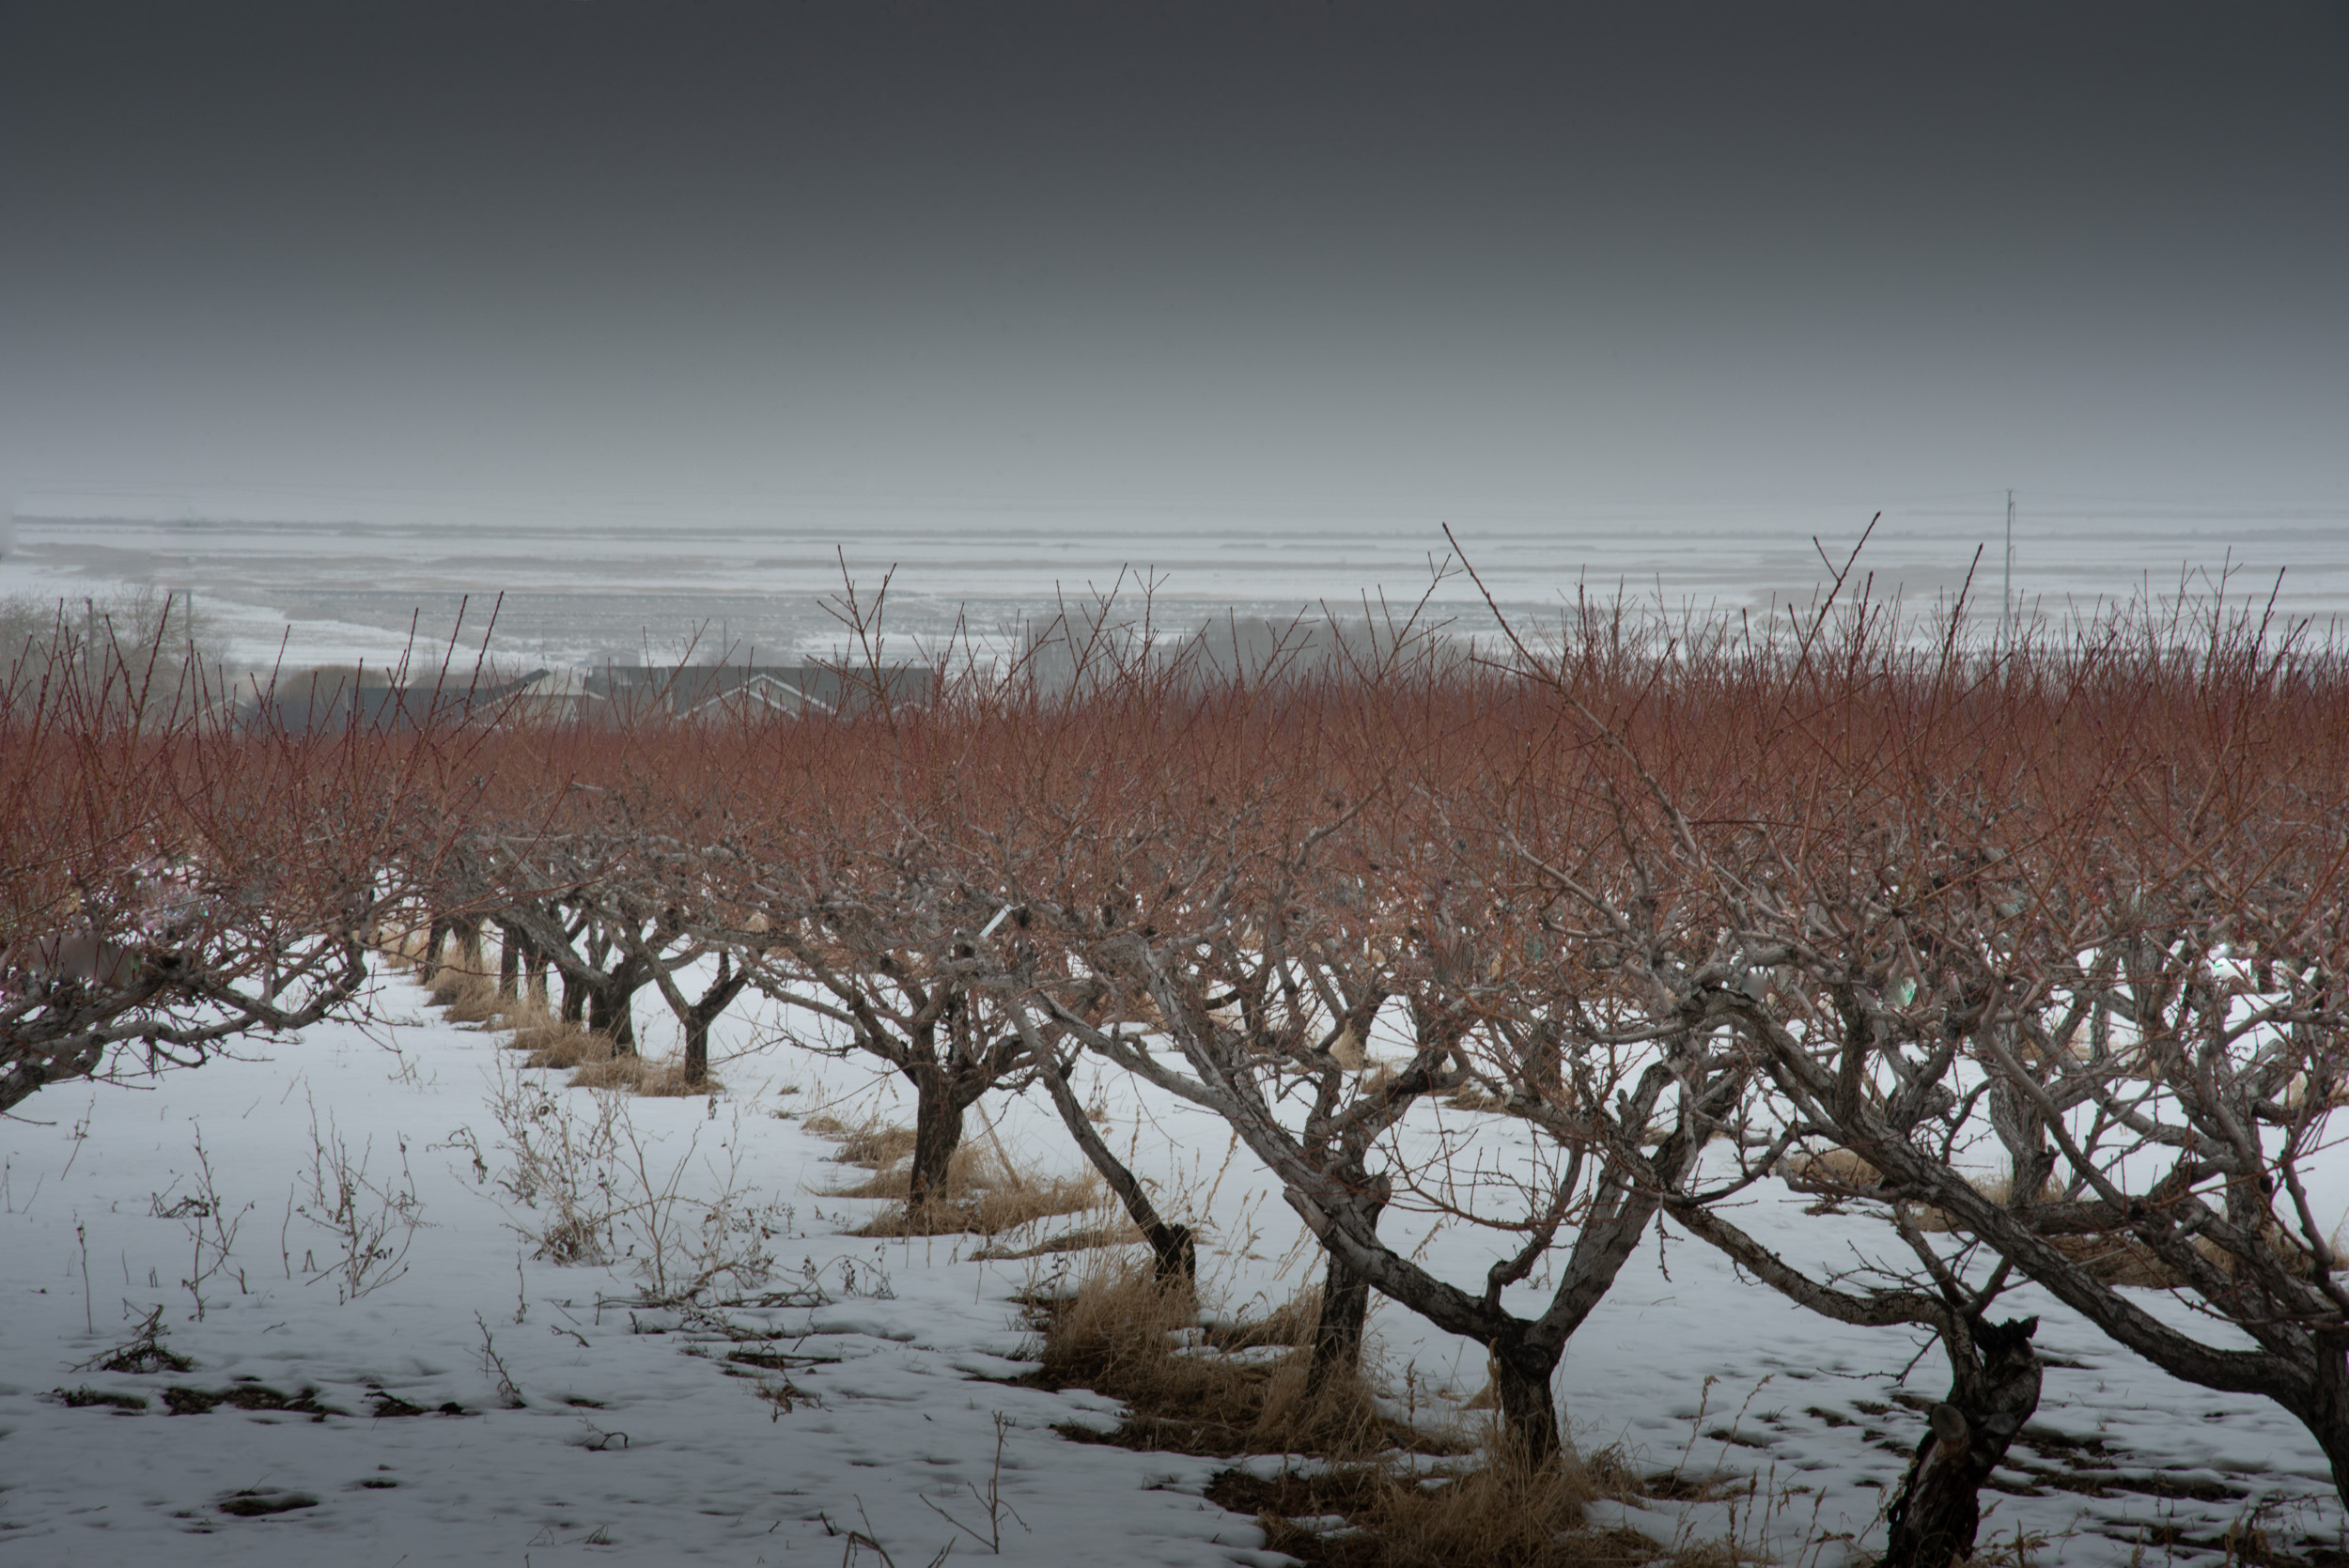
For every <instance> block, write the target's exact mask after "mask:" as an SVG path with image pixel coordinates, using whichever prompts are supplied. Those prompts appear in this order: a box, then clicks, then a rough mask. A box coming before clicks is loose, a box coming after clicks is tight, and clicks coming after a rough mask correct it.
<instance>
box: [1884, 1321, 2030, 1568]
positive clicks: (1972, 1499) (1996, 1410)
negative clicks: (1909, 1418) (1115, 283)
mask: <svg viewBox="0 0 2349 1568" xmlns="http://www.w3.org/2000/svg"><path fill="white" fill-rule="evenodd" d="M2038 1328H2039V1320H2038V1319H2037V1318H2035V1317H2032V1318H2024V1319H2022V1320H2020V1321H2019V1322H2016V1321H2010V1322H2006V1323H1995V1324H1994V1323H1989V1322H1985V1321H1983V1319H1980V1318H1976V1319H1974V1320H1972V1321H1971V1322H1970V1323H1968V1324H1967V1325H1965V1326H1964V1329H1965V1332H1964V1336H1963V1337H1964V1340H1965V1341H1966V1342H1967V1343H1956V1339H1955V1337H1953V1336H1952V1335H1948V1334H1945V1335H1944V1336H1943V1339H1942V1343H1943V1344H1944V1345H1945V1346H1946V1348H1947V1349H1948V1350H1949V1353H1950V1360H1951V1363H1952V1371H1953V1375H1952V1378H1951V1386H1950V1397H1949V1399H1948V1400H1947V1402H1945V1403H1943V1404H1940V1405H1935V1406H1934V1407H1933V1412H1932V1422H1931V1425H1930V1426H1929V1428H1928V1429H1927V1431H1926V1433H1925V1436H1924V1437H1923V1439H1922V1440H1921V1442H1919V1443H1918V1445H1917V1453H1916V1457H1915V1458H1913V1459H1911V1460H1910V1461H1909V1463H1908V1473H1907V1474H1906V1475H1905V1476H1903V1477H1902V1478H1901V1489H1900V1492H1899V1494H1898V1495H1897V1496H1895V1497H1894V1498H1893V1499H1892V1506H1891V1508H1890V1511H1889V1512H1888V1513H1887V1514H1886V1520H1887V1522H1888V1523H1889V1524H1890V1536H1889V1537H1888V1539H1887V1541H1886V1543H1885V1550H1884V1556H1883V1558H1882V1559H1880V1560H1879V1561H1878V1564H1877V1568H1950V1565H1951V1564H1952V1563H1955V1562H1957V1561H1960V1560H1963V1559H1966V1558H1968V1557H1971V1556H1972V1555H1973V1550H1974V1535H1975V1532H1976V1531H1977V1530H1979V1529H1981V1528H1982V1488H1983V1483H1985V1482H1987V1481H1988V1480H1989V1479H1990V1472H1991V1471H1992V1470H1994V1469H1996V1468H1997V1467H1998V1466H1999V1461H2000V1460H2001V1459H2003V1458H2005V1457H2006V1451H2007V1446H2008V1445H2009V1444H2010V1443H2012V1442H2013V1441H2014V1440H2015V1434H2016V1433H2017V1432H2020V1431H2021V1430H2022V1429H2023V1423H2024V1422H2025V1421H2029V1420H2030V1418H2031V1414H2032V1412H2033V1411H2035V1410H2037V1409H2038V1408H2039V1382H2040V1368H2039V1357H2038V1354H2037V1352H2035V1351H2034V1350H2032V1348H2031V1343H2030V1341H2031V1335H2032V1334H2034V1333H2036V1332H2037V1331H2038Z"/></svg>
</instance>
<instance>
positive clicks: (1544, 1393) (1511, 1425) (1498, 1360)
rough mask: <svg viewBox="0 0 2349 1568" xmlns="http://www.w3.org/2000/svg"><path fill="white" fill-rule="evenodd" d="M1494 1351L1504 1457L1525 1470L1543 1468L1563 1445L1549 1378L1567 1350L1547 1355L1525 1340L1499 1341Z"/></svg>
mask: <svg viewBox="0 0 2349 1568" xmlns="http://www.w3.org/2000/svg"><path fill="white" fill-rule="evenodd" d="M1487 1348H1488V1349H1489V1350H1490V1351H1491V1352H1492V1368H1493V1391H1494V1392H1495V1393H1496V1394H1498V1395H1499V1396H1500V1399H1501V1440H1502V1441H1503V1442H1504V1443H1506V1444H1507V1445H1508V1450H1509V1452H1508V1453H1507V1455H1506V1458H1507V1459H1508V1460H1509V1461H1510V1462H1512V1463H1515V1464H1517V1465H1521V1466H1523V1467H1525V1468H1526V1470H1528V1471H1529V1472H1530V1471H1533V1470H1538V1469H1540V1468H1542V1467H1544V1466H1546V1465H1548V1463H1549V1462H1550V1461H1552V1460H1554V1459H1556V1458H1557V1457H1558V1454H1559V1451H1560V1450H1561V1448H1562V1447H1563V1444H1561V1442H1560V1441H1559V1437H1558V1401H1557V1397H1556V1396H1555V1395H1554V1394H1552V1393H1551V1392H1550V1388H1549V1379H1550V1374H1553V1373H1555V1372H1556V1371H1557V1370H1558V1358H1559V1356H1560V1355H1562V1354H1563V1352H1564V1350H1565V1345H1564V1343H1563V1341H1562V1342H1560V1343H1559V1346H1558V1349H1557V1350H1555V1351H1552V1352H1550V1353H1548V1355H1544V1354H1543V1352H1542V1351H1541V1349H1540V1348H1539V1347H1538V1346H1535V1345H1533V1344H1530V1343H1527V1342H1526V1341H1524V1340H1523V1339H1516V1338H1513V1339H1510V1340H1496V1341H1494V1342H1493V1343H1492V1344H1491V1345H1489V1346H1487Z"/></svg>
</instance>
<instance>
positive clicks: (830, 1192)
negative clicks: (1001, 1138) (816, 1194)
mask: <svg viewBox="0 0 2349 1568" xmlns="http://www.w3.org/2000/svg"><path fill="white" fill-rule="evenodd" d="M800 1125H801V1126H803V1127H805V1128H807V1129H808V1130H809V1131H810V1132H813V1133H816V1134H817V1135H818V1136H821V1137H827V1138H833V1139H837V1140H838V1141H839V1143H840V1149H839V1152H838V1153H837V1154H835V1155H834V1156H833V1158H835V1159H837V1160H838V1161H839V1162H840V1163H841V1164H843V1165H861V1166H863V1167H864V1168H865V1169H866V1170H868V1171H870V1172H872V1174H871V1175H870V1176H867V1177H866V1178H865V1179H864V1180H863V1181H859V1182H851V1183H848V1184H845V1185H842V1186H838V1187H829V1188H824V1196H825V1197H827V1198H890V1199H896V1200H898V1201H899V1202H900V1203H901V1205H902V1204H903V1201H904V1200H906V1199H909V1198H910V1197H911V1196H912V1191H913V1165H912V1160H911V1156H912V1154H913V1129H912V1128H910V1127H900V1126H889V1125H888V1124H886V1123H883V1122H881V1121H879V1119H877V1118H868V1119H867V1120H865V1121H863V1122H861V1123H858V1124H856V1125H854V1126H850V1125H848V1124H847V1123H844V1122H841V1121H838V1120H836V1119H835V1118H833V1117H830V1116H811V1117H809V1118H808V1119H807V1120H806V1121H804V1122H802V1123H801V1124H800ZM1105 1196H1106V1194H1105V1192H1104V1189H1103V1188H1102V1185H1101V1179H1100V1177H1098V1176H1097V1175H1095V1174H1094V1173H1093V1172H1089V1171H1088V1172H1085V1173H1084V1174H1083V1175H1081V1176H1040V1175H1037V1174H1035V1173H1034V1172H1025V1171H1019V1170H1017V1169H1015V1168H1013V1167H1012V1166H1011V1165H1009V1164H1007V1163H1006V1162H1005V1161H1004V1160H1003V1157H1001V1156H1000V1155H999V1154H997V1153H994V1152H992V1151H987V1150H982V1149H980V1148H979V1147H978V1146H977V1145H975V1144H972V1143H969V1142H965V1143H964V1144H963V1145H962V1146H961V1147H960V1148H957V1150H956V1151H955V1153H954V1157H953V1158H952V1159H951V1160H949V1161H948V1162H947V1166H946V1180H945V1183H944V1185H943V1187H942V1188H941V1189H940V1190H939V1191H937V1192H936V1193H935V1194H933V1195H932V1197H931V1199H930V1201H929V1202H928V1203H924V1204H923V1205H922V1206H921V1208H919V1209H918V1210H917V1209H913V1208H910V1207H907V1206H900V1207H898V1208H896V1209H894V1210H891V1211H890V1212H888V1213H885V1214H882V1215H880V1216H879V1217H877V1218H876V1219H873V1220H872V1221H870V1222H869V1223H867V1224H866V1225H864V1226H863V1228H861V1229H860V1230H858V1232H857V1233H856V1234H858V1235H869V1236H913V1235H955V1234H963V1233H971V1234H978V1235H1001V1234H1003V1233H1004V1232H1005V1231H1011V1230H1017V1229H1019V1227H1020V1226H1022V1225H1027V1224H1032V1223H1034V1221H1036V1220H1039V1219H1050V1218H1051V1217H1052V1216H1054V1215H1058V1214H1080V1213H1082V1212H1083V1211H1084V1210H1086V1209H1090V1208H1093V1207H1095V1206H1097V1204H1099V1203H1101V1202H1102V1201H1103V1199H1104V1197H1105Z"/></svg>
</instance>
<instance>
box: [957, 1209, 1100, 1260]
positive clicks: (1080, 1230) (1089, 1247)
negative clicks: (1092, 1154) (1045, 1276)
mask: <svg viewBox="0 0 2349 1568" xmlns="http://www.w3.org/2000/svg"><path fill="white" fill-rule="evenodd" d="M1142 1245H1143V1236H1142V1232H1141V1231H1140V1230H1139V1229H1137V1228H1136V1227H1135V1225H1134V1222H1133V1221H1132V1220H1130V1219H1126V1218H1125V1217H1124V1216H1123V1215H1118V1216H1115V1217H1113V1218H1112V1219H1109V1220H1107V1221H1105V1222H1104V1223H1102V1224H1098V1225H1080V1226H1078V1227H1077V1228H1076V1229H1075V1230H1073V1231H1063V1232H1062V1233H1061V1234H1058V1235H1049V1236H1046V1237H1045V1238H1044V1239H1043V1240H1041V1241H1038V1242H1034V1243H1032V1244H1030V1245H1028V1246H1026V1247H982V1248H980V1249H979V1250H977V1251H975V1252H973V1253H972V1254H971V1256H972V1259H973V1260H977V1259H981V1258H987V1259H991V1260H994V1261H996V1262H999V1263H1008V1262H1017V1261H1018V1260H1019V1259H1021V1258H1043V1257H1050V1256H1051V1255H1052V1254H1053V1253H1056V1252H1091V1251H1097V1250H1101V1249H1103V1248H1108V1247H1140V1246H1142Z"/></svg>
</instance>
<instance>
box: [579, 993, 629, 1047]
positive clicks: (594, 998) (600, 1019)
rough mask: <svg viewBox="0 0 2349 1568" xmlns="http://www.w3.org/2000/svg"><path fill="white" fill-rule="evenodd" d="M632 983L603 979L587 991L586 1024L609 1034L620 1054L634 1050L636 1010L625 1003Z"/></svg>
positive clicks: (627, 1001)
mask: <svg viewBox="0 0 2349 1568" xmlns="http://www.w3.org/2000/svg"><path fill="white" fill-rule="evenodd" d="M633 992H634V987H632V986H626V985H621V984H617V983H614V982H610V981H607V982H605V983H604V984H603V985H601V986H596V987H595V988H594V989H593V990H591V991H589V992H588V993H587V1027H588V1028H589V1029H592V1030H594V1031H596V1032H598V1033H599V1034H606V1035H609V1036H610V1037H611V1040H612V1044H613V1045H614V1047H615V1048H617V1049H618V1050H619V1053H620V1054H621V1055H622V1056H634V1055H635V1054H636V1010H635V1009H634V1008H633V1007H631V1006H630V1005H629V1002H630V998H631V996H632V995H633Z"/></svg>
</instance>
